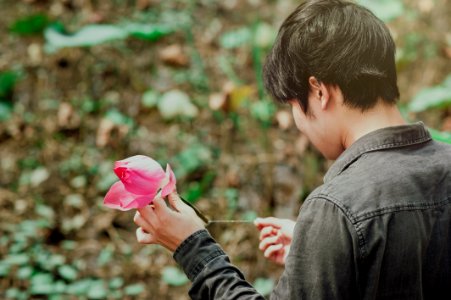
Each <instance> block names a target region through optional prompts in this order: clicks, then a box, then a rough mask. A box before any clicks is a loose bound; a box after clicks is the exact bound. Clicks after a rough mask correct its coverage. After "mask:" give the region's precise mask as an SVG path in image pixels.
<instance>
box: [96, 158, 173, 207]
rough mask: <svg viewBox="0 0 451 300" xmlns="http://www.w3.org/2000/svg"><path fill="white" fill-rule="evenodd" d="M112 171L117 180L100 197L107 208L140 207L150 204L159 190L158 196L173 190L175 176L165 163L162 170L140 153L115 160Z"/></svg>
mask: <svg viewBox="0 0 451 300" xmlns="http://www.w3.org/2000/svg"><path fill="white" fill-rule="evenodd" d="M114 173H116V175H117V177H119V179H120V181H118V182H116V183H114V184H113V185H112V186H111V188H110V190H109V191H108V193H107V194H106V196H105V199H104V200H103V204H104V205H105V206H107V207H110V208H115V209H119V210H124V211H125V210H129V209H132V208H141V207H144V206H146V205H149V204H150V203H152V201H153V199H154V198H155V196H156V195H157V193H158V192H159V191H160V189H161V196H162V197H166V196H167V195H169V194H170V193H172V192H173V191H175V183H176V180H175V175H174V172H172V169H171V167H170V166H169V164H168V165H166V172H165V171H164V170H163V168H162V167H161V166H160V164H159V163H157V162H156V161H155V160H153V159H152V158H150V157H147V156H144V155H136V156H132V157H129V158H127V159H124V160H120V161H117V162H116V163H115V164H114Z"/></svg>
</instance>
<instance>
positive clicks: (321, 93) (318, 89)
mask: <svg viewBox="0 0 451 300" xmlns="http://www.w3.org/2000/svg"><path fill="white" fill-rule="evenodd" d="M308 82H309V87H310V90H311V91H312V93H313V95H314V97H315V98H314V99H318V100H319V101H320V102H321V103H320V104H321V109H322V110H325V109H326V108H327V105H328V104H329V100H330V94H329V90H328V88H327V86H326V85H325V84H324V83H322V82H320V81H319V80H318V79H316V77H314V76H310V77H309V79H308Z"/></svg>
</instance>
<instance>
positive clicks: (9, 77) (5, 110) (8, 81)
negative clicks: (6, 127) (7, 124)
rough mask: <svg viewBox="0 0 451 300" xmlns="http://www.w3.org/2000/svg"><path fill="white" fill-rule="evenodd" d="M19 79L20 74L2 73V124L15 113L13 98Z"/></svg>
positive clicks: (0, 103)
mask: <svg viewBox="0 0 451 300" xmlns="http://www.w3.org/2000/svg"><path fill="white" fill-rule="evenodd" d="M19 78H20V74H19V73H18V72H15V71H5V72H0V122H2V121H6V120H8V119H9V118H10V117H11V114H12V111H13V103H12V99H11V97H12V93H13V90H14V86H15V85H16V83H17V81H18V80H19Z"/></svg>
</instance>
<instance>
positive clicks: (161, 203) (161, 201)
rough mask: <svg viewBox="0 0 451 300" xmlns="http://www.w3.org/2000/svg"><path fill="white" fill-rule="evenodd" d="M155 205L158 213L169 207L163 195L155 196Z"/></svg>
mask: <svg viewBox="0 0 451 300" xmlns="http://www.w3.org/2000/svg"><path fill="white" fill-rule="evenodd" d="M152 203H153V205H154V206H155V213H156V214H157V215H158V214H159V213H162V212H163V211H164V210H166V209H167V208H168V206H167V205H166V202H165V201H164V199H163V198H161V197H155V199H153V202H152Z"/></svg>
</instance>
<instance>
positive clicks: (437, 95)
mask: <svg viewBox="0 0 451 300" xmlns="http://www.w3.org/2000/svg"><path fill="white" fill-rule="evenodd" d="M449 105H451V76H448V77H447V78H446V79H445V80H444V81H443V82H442V83H441V84H439V85H436V86H433V87H430V88H425V89H422V90H421V91H420V92H419V93H418V94H417V95H416V96H415V97H413V99H412V101H411V102H410V103H409V106H408V109H409V111H411V112H420V111H424V110H427V109H430V108H442V107H448V106H449Z"/></svg>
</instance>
